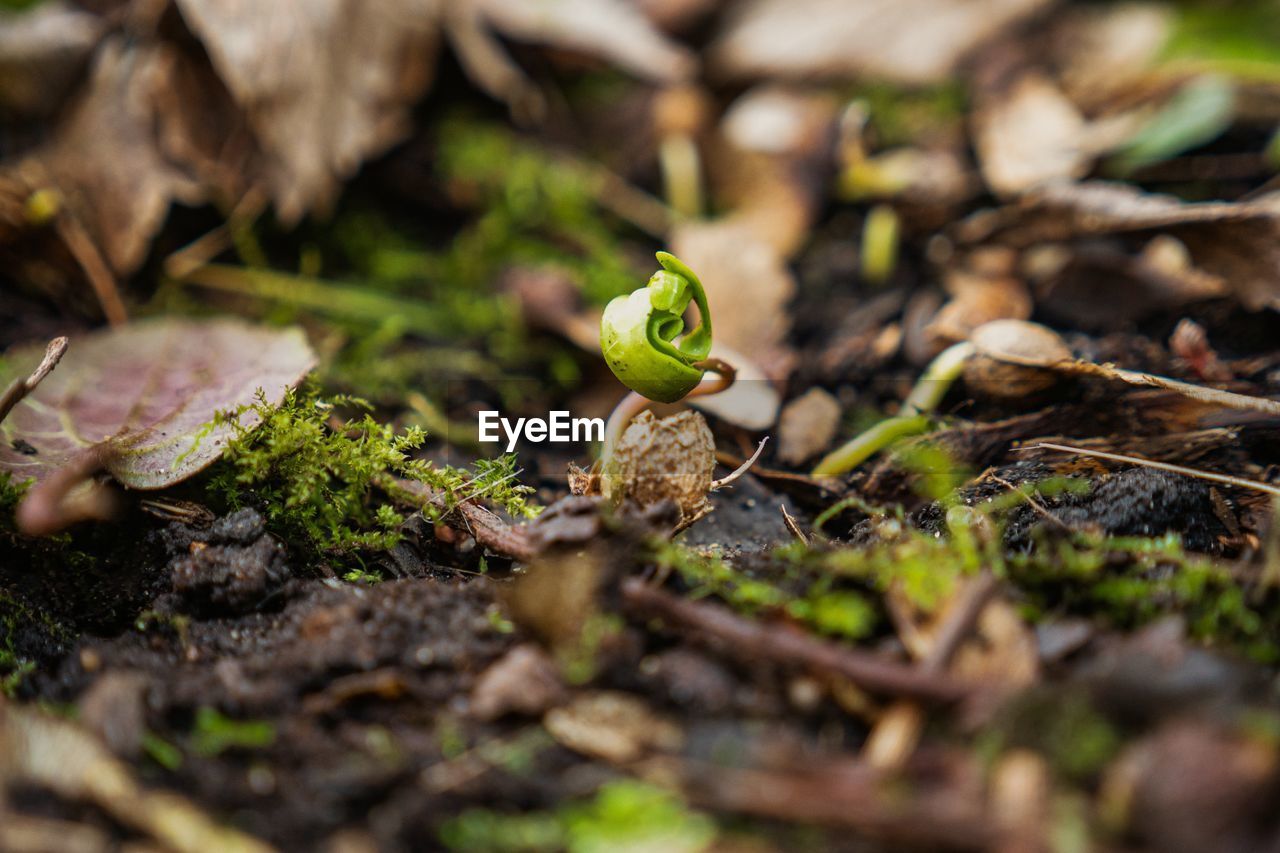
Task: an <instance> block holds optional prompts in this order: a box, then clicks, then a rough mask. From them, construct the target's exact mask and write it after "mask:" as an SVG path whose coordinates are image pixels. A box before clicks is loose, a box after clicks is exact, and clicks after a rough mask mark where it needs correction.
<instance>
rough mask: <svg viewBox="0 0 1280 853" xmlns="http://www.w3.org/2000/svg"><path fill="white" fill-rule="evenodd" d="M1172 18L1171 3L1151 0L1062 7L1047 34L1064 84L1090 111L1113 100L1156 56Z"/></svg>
mask: <svg viewBox="0 0 1280 853" xmlns="http://www.w3.org/2000/svg"><path fill="white" fill-rule="evenodd" d="M1174 18H1175V13H1174V10H1173V9H1172V8H1171V7H1169V6H1167V5H1165V4H1162V3H1150V2H1134V3H1107V4H1097V5H1095V4H1089V5H1079V6H1074V7H1072V8H1070V9H1067V10H1064V12H1063V14H1062V17H1061V18H1060V19H1059V20H1058V22H1057V23H1056V25H1055V26H1054V29H1053V32H1052V35H1051V36H1050V38H1049V39H1048V41H1049V43H1050V45H1051V47H1050V49H1051V51H1052V58H1053V63H1054V65H1055V67H1058V68H1060V69H1061V72H1060V74H1059V82H1060V83H1061V85H1062V87H1063V89H1064V90H1065V91H1066V93H1067V94H1068V95H1069V96H1070V97H1071V99H1072V100H1073V101H1074V102H1075V103H1077V104H1079V105H1080V107H1081V108H1082V109H1084V110H1085V111H1087V112H1089V113H1093V112H1094V111H1097V110H1100V109H1103V108H1106V107H1108V106H1110V105H1112V104H1113V103H1114V102H1115V100H1116V99H1117V97H1120V96H1123V94H1124V93H1125V91H1126V90H1129V89H1131V88H1132V87H1133V86H1134V84H1135V82H1136V81H1137V80H1139V79H1140V78H1141V77H1142V76H1143V75H1144V74H1145V73H1146V72H1147V71H1148V69H1149V68H1150V66H1151V64H1152V63H1153V62H1154V61H1155V60H1156V58H1157V57H1158V55H1159V53H1160V51H1161V50H1162V49H1163V48H1164V46H1165V43H1166V42H1167V41H1168V38H1169V34H1170V32H1171V31H1172V29H1173V25H1174V23H1175V21H1174Z"/></svg>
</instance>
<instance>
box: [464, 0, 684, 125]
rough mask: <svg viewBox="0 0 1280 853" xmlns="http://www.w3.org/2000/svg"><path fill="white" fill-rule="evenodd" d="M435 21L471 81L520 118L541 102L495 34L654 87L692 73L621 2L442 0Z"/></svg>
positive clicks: (680, 52) (536, 111)
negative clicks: (602, 65)
mask: <svg viewBox="0 0 1280 853" xmlns="http://www.w3.org/2000/svg"><path fill="white" fill-rule="evenodd" d="M443 21H444V24H445V26H446V28H447V30H448V33H449V37H450V41H451V42H452V44H453V47H454V49H455V50H456V51H457V54H458V59H459V61H460V62H461V63H462V66H463V68H464V69H466V71H467V74H468V75H469V76H470V77H471V79H472V81H473V82H475V83H476V85H478V86H480V88H482V89H484V90H485V91H486V92H488V93H489V94H490V95H492V96H493V97H495V98H498V99H499V100H502V101H505V102H506V103H507V104H508V105H509V106H510V107H511V108H512V111H513V112H515V113H516V115H517V116H518V117H521V118H525V119H531V118H532V119H536V118H541V117H542V114H543V113H544V112H545V103H544V99H543V97H542V94H541V93H540V92H539V91H538V90H537V89H536V88H535V87H534V85H533V84H532V83H530V82H529V80H528V78H527V77H526V76H525V74H524V72H523V71H522V70H521V69H520V68H519V66H517V65H516V64H515V62H513V61H512V60H511V58H510V57H509V56H508V55H507V52H506V50H505V48H503V46H502V44H501V43H500V42H499V41H498V39H497V38H496V36H495V33H500V34H502V35H505V36H507V37H508V38H511V39H513V40H515V41H523V42H530V43H534V44H542V45H548V46H551V47H558V48H563V49H565V50H570V51H574V52H577V53H583V54H586V55H589V56H596V57H600V58H601V59H604V60H606V61H608V62H610V63H611V64H613V65H615V66H617V67H619V68H622V69H624V70H626V71H629V72H631V73H632V74H635V75H637V76H639V77H641V78H642V79H645V80H649V81H652V82H655V83H678V82H682V81H685V80H688V79H689V78H691V77H692V76H693V72H694V70H695V69H696V67H697V61H696V59H695V57H694V55H693V54H692V53H691V52H690V51H688V50H687V49H685V48H683V47H681V46H680V45H677V44H676V43H675V42H673V41H671V40H670V39H668V38H667V37H666V36H665V35H663V34H662V33H661V32H659V31H658V30H657V29H656V28H655V27H654V26H653V25H652V24H651V23H650V22H649V20H648V19H647V18H646V17H645V15H644V13H643V12H642V11H641V10H640V9H638V8H637V7H636V6H635V5H633V4H631V3H628V2H623V0H540V2H537V3H510V2H506V0H449V2H447V3H445V5H444V6H443Z"/></svg>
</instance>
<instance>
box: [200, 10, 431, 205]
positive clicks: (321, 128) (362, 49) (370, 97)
mask: <svg viewBox="0 0 1280 853" xmlns="http://www.w3.org/2000/svg"><path fill="white" fill-rule="evenodd" d="M177 6H178V9H179V10H180V11H181V13H182V16H183V18H184V19H185V20H186V22H187V24H188V26H189V27H190V28H191V30H192V31H193V32H194V33H195V34H196V36H197V37H198V38H199V39H200V40H201V41H202V42H203V43H204V46H205V48H206V49H207V50H208V52H209V58H210V59H211V60H212V62H213V65H214V68H215V69H217V72H218V74H219V75H220V76H221V77H222V79H223V80H224V81H225V82H226V85H227V88H228V89H230V90H231V93H232V95H234V97H235V99H236V101H237V102H238V103H239V104H240V106H241V107H242V108H243V109H244V111H245V113H246V114H247V116H248V120H249V123H250V125H251V126H252V127H253V130H254V133H255V134H256V136H257V138H258V142H259V144H260V145H261V147H262V149H263V151H264V153H265V155H266V157H267V158H268V161H269V165H268V167H267V169H266V180H267V183H268V185H269V188H270V191H271V194H272V197H273V198H274V199H275V202H276V206H277V209H278V211H279V214H280V216H281V218H282V219H283V220H284V221H286V222H295V221H297V220H298V219H299V218H301V216H302V215H303V214H304V213H305V212H306V211H307V210H310V209H312V208H314V207H317V206H320V207H323V206H326V205H328V204H330V203H331V202H332V201H333V198H334V196H335V194H336V193H337V190H338V187H339V184H340V182H341V181H342V180H344V179H346V178H349V177H351V176H352V175H354V174H355V172H356V170H357V169H358V168H359V167H360V164H361V163H362V162H363V161H364V160H365V159H366V158H367V157H369V156H371V155H373V154H377V153H379V152H381V151H383V150H385V149H386V148H387V147H388V146H390V145H391V144H393V143H395V142H398V141H399V140H400V139H401V138H402V136H403V135H404V134H405V133H406V132H407V129H408V127H407V121H408V108H409V106H410V105H412V104H413V102H415V101H416V100H417V99H418V98H419V97H420V96H421V95H422V94H423V93H424V92H425V91H426V89H427V86H428V85H429V84H430V82H431V77H432V74H433V72H434V65H435V63H434V59H435V50H436V44H437V41H438V25H437V21H436V18H435V15H434V12H435V8H436V3H435V0H409V1H408V2H400V0H367V2H356V0H336V2H326V0H279V2H275V3H269V4H266V5H264V4H262V3H253V2H246V0H229V2H227V0H224V1H223V2H213V0H177Z"/></svg>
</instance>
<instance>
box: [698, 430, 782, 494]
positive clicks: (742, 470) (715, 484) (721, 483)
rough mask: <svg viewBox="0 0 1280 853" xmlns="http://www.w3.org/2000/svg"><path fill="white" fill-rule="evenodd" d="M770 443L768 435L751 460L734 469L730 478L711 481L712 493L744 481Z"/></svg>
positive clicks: (762, 440)
mask: <svg viewBox="0 0 1280 853" xmlns="http://www.w3.org/2000/svg"><path fill="white" fill-rule="evenodd" d="M768 443H769V436H767V435H766V436H765V437H764V438H762V439H760V443H759V444H758V445H756V452H755V453H752V454H751V458H750V459H748V460H747V461H746V462H743V463H742V464H741V465H739V466H738V467H737V468H735V469H733V471H732V472H730V473H729V475H728V476H726V477H721V478H720V479H719V480H712V481H711V491H713V492H714V491H716V490H717V489H723V488H724V487H725V486H731V485H733V484H734V483H735V482H737V481H738V480H740V479H742V476H743V475H744V474H746V473H747V472H748V471H750V470H751V466H752V465H754V464H756V460H757V459H759V458H760V454H761V453H763V452H764V446H765V445H766V444H768Z"/></svg>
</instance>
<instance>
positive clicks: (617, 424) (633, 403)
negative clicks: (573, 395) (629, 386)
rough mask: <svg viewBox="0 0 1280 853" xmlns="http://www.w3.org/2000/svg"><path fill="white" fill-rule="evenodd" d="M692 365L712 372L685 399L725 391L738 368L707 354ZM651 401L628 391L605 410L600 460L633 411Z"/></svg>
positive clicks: (606, 456) (610, 449)
mask: <svg viewBox="0 0 1280 853" xmlns="http://www.w3.org/2000/svg"><path fill="white" fill-rule="evenodd" d="M693 366H694V367H698V368H701V369H702V370H704V371H706V372H708V373H714V374H715V375H716V376H715V378H714V379H712V380H707V379H705V378H704V379H703V380H702V382H700V383H698V385H697V386H696V387H694V389H693V390H692V391H690V392H689V393H688V394H686V395H685V396H684V399H685V400H688V399H691V398H693V397H707V396H710V395H711V394H719V393H720V392H721V391H725V390H727V389H728V388H729V386H731V385H732V384H733V382H734V379H736V378H737V375H738V371H737V370H736V369H734V367H733V365H731V364H729V363H728V362H726V361H724V360H722V359H718V358H708V359H704V360H702V361H699V362H696V363H695V364H694V365H693ZM651 403H653V401H652V400H650V399H649V398H648V397H645V396H644V395H642V394H639V393H637V392H635V391H630V392H628V393H627V396H625V397H623V398H622V399H621V400H620V401H619V402H618V405H616V406H614V408H613V411H612V412H611V413H610V414H609V420H608V421H606V422H605V425H604V447H603V448H602V449H601V451H600V460H601V462H604V461H606V460H608V459H609V457H610V456H612V455H613V449H614V448H615V447H617V446H618V442H619V441H620V440H621V439H622V434H623V433H624V432H626V431H627V425H628V424H630V423H631V421H632V420H633V419H634V418H635V416H636V415H638V414H640V413H641V412H643V411H644V410H645V409H647V408H648V407H649V405H650V404H651Z"/></svg>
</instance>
